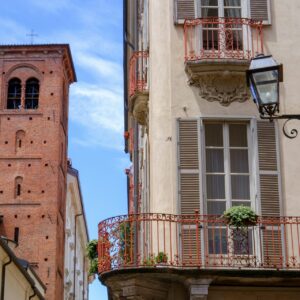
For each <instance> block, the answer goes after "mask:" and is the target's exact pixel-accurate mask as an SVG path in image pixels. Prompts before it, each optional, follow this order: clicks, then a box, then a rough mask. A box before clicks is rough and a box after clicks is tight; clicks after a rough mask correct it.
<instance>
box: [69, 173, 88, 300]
mask: <svg viewBox="0 0 300 300" xmlns="http://www.w3.org/2000/svg"><path fill="white" fill-rule="evenodd" d="M80 201H81V199H80V194H79V190H78V185H77V179H76V177H75V176H73V175H70V174H68V176H67V201H66V237H65V278H64V282H65V299H66V300H67V299H69V298H68V297H69V295H70V293H73V287H74V285H73V284H74V283H73V282H74V255H75V242H74V239H75V215H76V214H79V213H81V207H80ZM76 231H77V234H76V238H77V242H76V257H77V259H76V271H75V294H76V299H78V300H83V299H87V295H88V283H87V270H88V265H87V262H86V264H85V269H84V266H83V257H85V249H86V245H87V242H88V240H87V236H86V233H85V232H86V231H85V224H84V222H83V217H82V216H80V217H77V229H76ZM83 278H84V280H85V282H84V283H83ZM83 286H84V290H85V292H84V294H85V298H83V296H82V290H83Z"/></svg>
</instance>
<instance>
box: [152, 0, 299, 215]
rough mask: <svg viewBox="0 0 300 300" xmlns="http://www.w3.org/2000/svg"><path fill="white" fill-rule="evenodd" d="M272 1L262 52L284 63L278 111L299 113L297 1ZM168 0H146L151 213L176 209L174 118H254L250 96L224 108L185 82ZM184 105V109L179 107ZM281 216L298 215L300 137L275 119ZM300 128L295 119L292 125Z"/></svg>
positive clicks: (180, 40) (181, 51) (180, 36)
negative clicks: (291, 136)
mask: <svg viewBox="0 0 300 300" xmlns="http://www.w3.org/2000/svg"><path fill="white" fill-rule="evenodd" d="M271 2H272V25H271V26H264V29H263V30H264V46H265V53H266V54H272V55H273V57H274V58H275V59H276V60H277V61H278V62H281V63H283V65H284V82H283V83H282V84H281V86H280V88H281V95H280V96H281V98H280V99H281V103H282V104H281V107H280V109H281V113H299V114H300V102H299V101H300V96H299V95H298V91H300V89H299V86H300V83H298V81H300V68H299V66H300V55H299V54H298V52H299V51H298V50H297V49H299V47H300V36H299V34H298V33H299V32H300V23H299V22H298V18H299V11H300V2H299V1H298V0H289V1H280V0H273V1H272V0H271ZM173 3H174V1H173V0H166V1H150V3H149V35H150V55H149V56H150V60H149V61H150V80H149V81H150V87H149V89H150V93H149V124H150V125H149V148H150V189H151V191H150V196H151V207H150V211H151V212H166V213H178V211H177V136H176V134H177V131H176V119H177V118H180V117H182V118H186V117H200V116H203V117H204V116H206V117H207V116H219V117H220V118H226V117H229V116H249V117H253V116H256V117H258V113H257V109H256V106H255V104H254V103H253V102H252V100H249V101H247V102H244V103H238V102H235V103H232V104H231V105H229V106H227V107H225V106H222V105H220V104H219V103H217V102H208V101H206V100H204V99H201V97H200V96H199V90H198V88H197V87H191V86H189V85H188V83H187V79H188V78H187V75H186V73H185V70H184V43H183V41H184V37H183V26H182V25H181V26H178V25H177V26H175V25H174V21H173V11H174V9H173ZM184 107H185V108H186V111H184V109H183V108H184ZM280 123H281V124H280V126H279V133H280V144H281V148H282V149H281V150H282V151H281V166H282V173H281V174H282V183H283V185H282V187H283V188H282V193H283V199H285V200H284V201H283V203H284V207H283V208H284V211H283V214H286V215H300V206H299V205H298V195H299V194H300V184H299V180H298V173H299V170H300V156H299V155H298V151H299V150H298V149H300V136H299V138H296V139H294V140H289V139H287V138H285V137H284V136H283V134H282V131H281V128H282V122H280ZM293 125H295V127H296V128H298V129H300V122H299V121H298V122H297V121H295V122H294V123H293Z"/></svg>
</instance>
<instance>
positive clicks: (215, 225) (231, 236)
mask: <svg viewBox="0 0 300 300" xmlns="http://www.w3.org/2000/svg"><path fill="white" fill-rule="evenodd" d="M98 229H99V242H98V255H99V258H98V259H99V262H98V267H99V269H98V270H99V274H100V277H101V276H102V275H103V274H105V273H107V272H110V271H114V270H125V269H126V270H129V269H136V268H139V269H143V268H151V269H152V270H158V269H161V268H165V269H177V270H178V269H189V270H190V269H196V270H199V269H203V270H205V269H206V270H227V271H228V270H239V271H240V270H269V271H270V270H271V271H273V272H277V271H288V270H298V271H299V270H300V217H278V218H277V217H259V219H258V222H257V224H256V226H251V227H248V228H233V227H230V226H228V225H227V224H226V222H225V220H224V219H222V218H220V217H218V216H207V215H199V214H197V213H196V214H194V215H170V214H137V215H123V216H118V217H113V218H109V219H107V220H104V221H102V222H100V223H99V227H98Z"/></svg>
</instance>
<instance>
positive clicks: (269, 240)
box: [257, 121, 282, 267]
mask: <svg viewBox="0 0 300 300" xmlns="http://www.w3.org/2000/svg"><path fill="white" fill-rule="evenodd" d="M257 138H258V157H259V181H260V203H261V215H262V216H263V217H272V218H274V219H273V220H274V222H275V223H273V225H270V226H268V225H267V224H265V226H263V227H262V228H261V234H262V241H263V245H262V246H263V247H262V248H263V249H262V250H263V253H262V255H263V260H264V265H266V266H270V267H274V266H278V265H280V264H281V263H282V261H280V258H281V257H282V244H281V235H282V233H281V227H280V222H279V217H280V194H279V163H278V153H277V149H278V146H277V139H276V130H275V124H274V122H264V121H258V122H257ZM276 220H278V224H277V221H276Z"/></svg>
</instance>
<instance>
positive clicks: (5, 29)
mask: <svg viewBox="0 0 300 300" xmlns="http://www.w3.org/2000/svg"><path fill="white" fill-rule="evenodd" d="M0 28H1V41H2V43H11V44H20V43H23V42H24V41H25V40H26V35H27V34H28V33H29V30H28V29H26V28H25V27H24V26H21V25H20V24H18V23H17V22H15V21H14V20H12V19H9V18H3V17H1V18H0ZM28 41H29V38H28V37H27V42H28Z"/></svg>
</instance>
